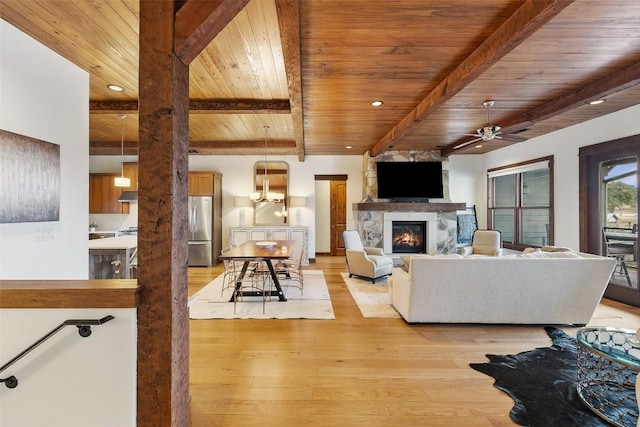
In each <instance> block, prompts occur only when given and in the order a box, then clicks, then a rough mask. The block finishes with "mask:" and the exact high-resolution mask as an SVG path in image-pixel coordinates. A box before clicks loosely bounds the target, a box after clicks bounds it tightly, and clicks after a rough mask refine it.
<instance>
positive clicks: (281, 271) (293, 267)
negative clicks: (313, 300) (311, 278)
mask: <svg viewBox="0 0 640 427" xmlns="http://www.w3.org/2000/svg"><path fill="white" fill-rule="evenodd" d="M302 259H303V252H302V248H294V251H293V253H292V255H291V257H290V258H288V259H285V260H281V261H278V263H277V264H276V267H275V268H276V274H277V276H278V280H279V282H280V286H283V287H284V286H292V287H295V288H298V289H300V295H304V272H303V270H302Z"/></svg>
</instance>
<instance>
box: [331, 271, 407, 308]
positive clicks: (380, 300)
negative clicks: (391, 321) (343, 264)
mask: <svg viewBox="0 0 640 427" xmlns="http://www.w3.org/2000/svg"><path fill="white" fill-rule="evenodd" d="M340 274H341V275H342V280H344V283H346V284H347V288H348V289H349V292H351V296H352V297H353V299H354V300H355V301H356V304H357V305H358V308H359V309H360V312H361V313H362V316H363V317H400V315H399V314H398V312H397V311H396V310H395V308H393V306H392V305H391V304H389V293H388V289H389V288H388V286H387V280H386V279H384V281H383V279H378V281H376V283H375V284H374V283H371V281H370V280H364V279H360V278H357V277H355V276H354V277H352V278H349V273H340Z"/></svg>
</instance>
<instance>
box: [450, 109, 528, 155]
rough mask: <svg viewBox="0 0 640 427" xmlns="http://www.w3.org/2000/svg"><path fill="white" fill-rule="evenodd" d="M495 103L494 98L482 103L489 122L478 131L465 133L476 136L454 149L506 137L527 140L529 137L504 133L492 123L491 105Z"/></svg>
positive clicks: (510, 139) (520, 140)
mask: <svg viewBox="0 0 640 427" xmlns="http://www.w3.org/2000/svg"><path fill="white" fill-rule="evenodd" d="M495 103H496V102H495V101H493V100H490V101H484V102H483V103H482V106H483V107H484V108H485V109H486V110H487V123H485V124H484V126H482V127H479V128H478V129H476V133H467V134H465V136H473V137H475V138H474V139H472V140H470V141H465V142H463V143H460V144H458V145H456V146H455V147H453V148H454V150H455V149H459V148H462V147H466V146H467V145H470V144H474V143H476V142H489V141H493V140H494V139H504V140H505V141H513V142H522V141H526V140H527V138H524V137H522V136H517V135H513V134H503V133H502V132H500V129H501V127H500V126H498V125H494V124H493V123H491V107H493V106H494V104H495Z"/></svg>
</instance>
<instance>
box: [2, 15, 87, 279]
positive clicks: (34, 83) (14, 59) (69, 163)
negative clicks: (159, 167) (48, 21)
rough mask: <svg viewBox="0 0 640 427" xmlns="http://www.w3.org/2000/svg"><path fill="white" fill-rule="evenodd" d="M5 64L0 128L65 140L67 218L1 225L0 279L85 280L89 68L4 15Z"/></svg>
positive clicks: (64, 213) (63, 168) (62, 179)
mask: <svg viewBox="0 0 640 427" xmlns="http://www.w3.org/2000/svg"><path fill="white" fill-rule="evenodd" d="M0 70H1V72H0V105H1V106H2V108H0V128H2V129H4V130H7V131H10V132H13V133H17V134H20V135H25V136H29V137H32V138H37V139H41V140H43V141H47V142H52V143H55V144H59V145H60V169H61V171H60V221H57V222H36V223H21V224H0V279H17V278H20V279H86V278H87V277H88V274H89V269H88V256H87V253H88V243H87V242H88V238H87V230H88V226H89V217H88V215H87V211H88V208H87V207H88V205H89V198H88V192H89V184H88V182H89V179H88V173H89V161H88V157H89V143H88V141H89V110H88V108H87V105H88V103H89V75H88V74H87V73H86V72H85V71H83V70H81V69H80V68H78V67H76V66H75V65H73V64H71V63H70V62H68V61H67V60H65V59H64V58H62V57H60V56H58V55H57V54H55V53H54V52H52V51H50V50H49V49H47V48H46V47H44V46H42V45H41V44H39V43H37V42H35V41H34V40H32V39H31V38H29V37H27V36H26V35H25V34H23V33H21V32H20V31H18V30H17V29H16V28H14V27H12V26H11V25H9V24H7V23H6V22H5V21H2V20H0ZM1 185H2V184H1V183H0V191H2V190H1V188H2V187H1Z"/></svg>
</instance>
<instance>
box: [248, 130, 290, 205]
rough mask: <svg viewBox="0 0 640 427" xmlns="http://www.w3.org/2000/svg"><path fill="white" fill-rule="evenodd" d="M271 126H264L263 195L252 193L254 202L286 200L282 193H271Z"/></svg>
mask: <svg viewBox="0 0 640 427" xmlns="http://www.w3.org/2000/svg"><path fill="white" fill-rule="evenodd" d="M268 132H269V126H264V175H263V177H262V193H260V192H255V193H251V199H252V200H253V201H254V202H273V201H276V202H279V201H282V199H284V195H282V194H280V193H271V192H270V191H269V177H268V175H267V166H268V165H267V133H268Z"/></svg>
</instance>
